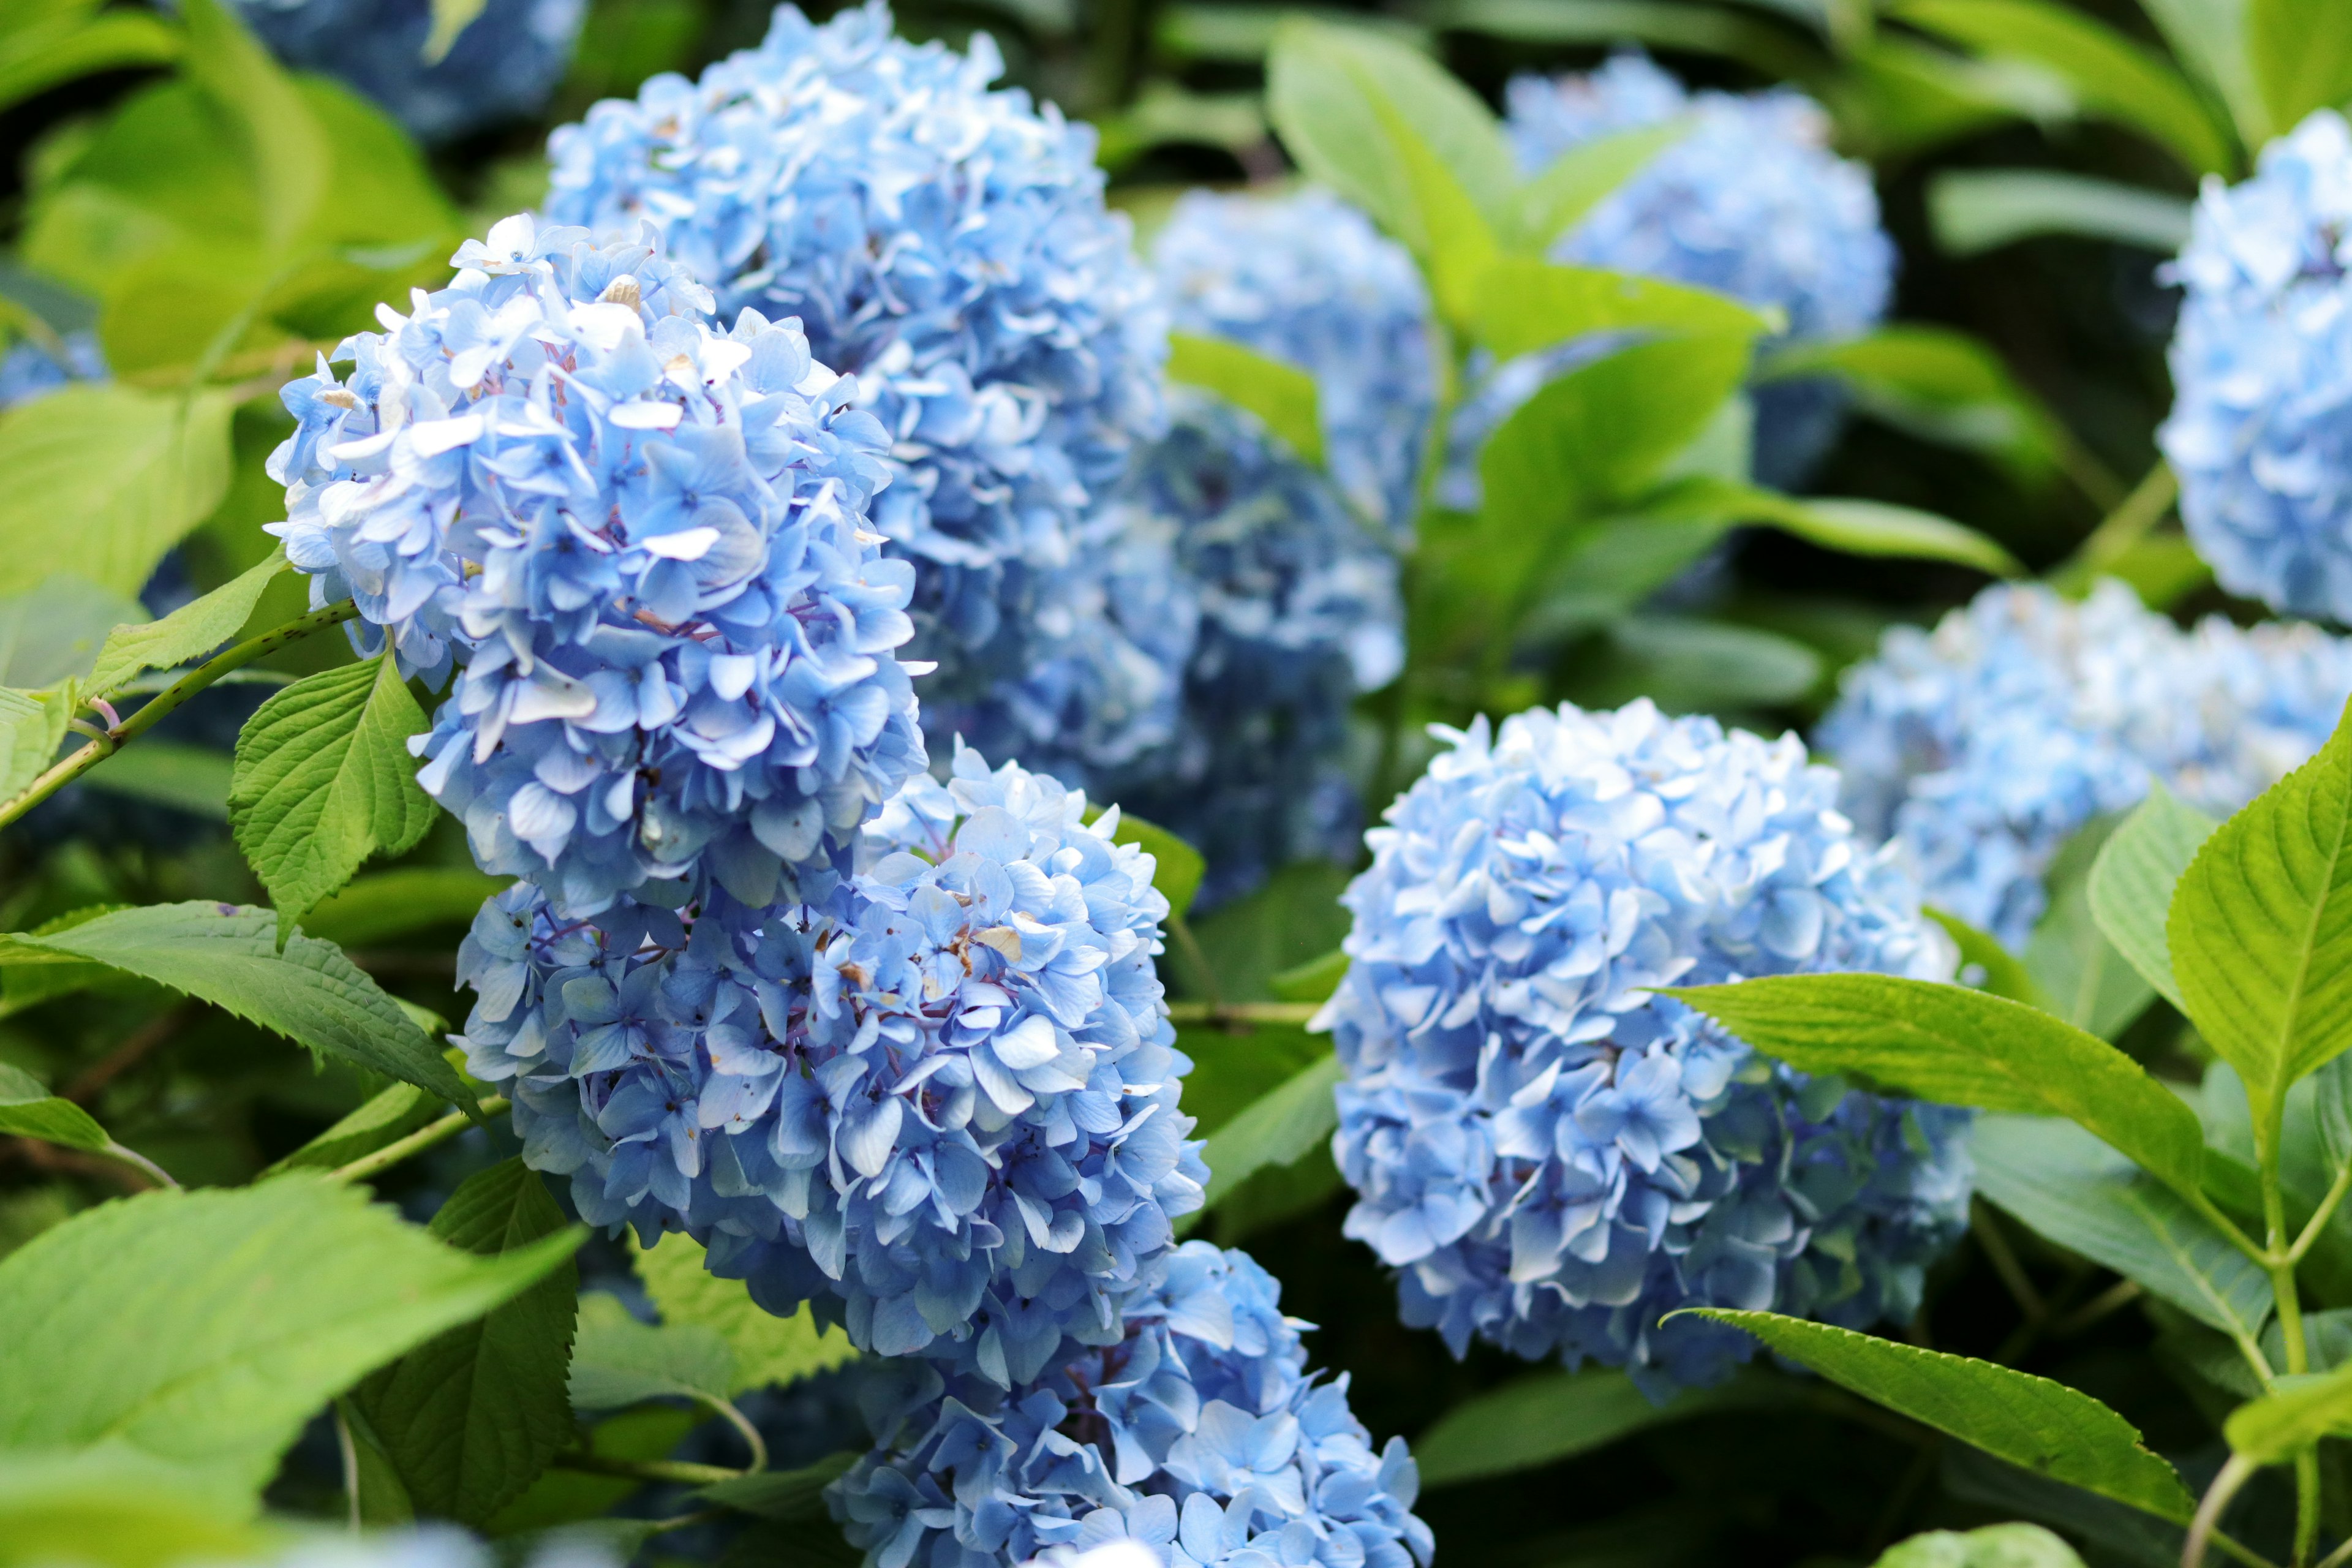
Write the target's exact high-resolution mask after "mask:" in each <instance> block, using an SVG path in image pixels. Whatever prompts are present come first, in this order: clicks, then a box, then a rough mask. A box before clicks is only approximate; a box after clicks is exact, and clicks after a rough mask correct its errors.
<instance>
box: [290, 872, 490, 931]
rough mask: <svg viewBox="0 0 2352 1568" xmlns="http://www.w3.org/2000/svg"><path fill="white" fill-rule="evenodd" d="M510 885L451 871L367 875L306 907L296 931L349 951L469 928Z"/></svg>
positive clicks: (481, 874)
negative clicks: (438, 929) (421, 933)
mask: <svg viewBox="0 0 2352 1568" xmlns="http://www.w3.org/2000/svg"><path fill="white" fill-rule="evenodd" d="M512 886H514V883H513V882H512V881H511V880H510V879H508V878H505V877H490V876H485V875H484V874H483V873H481V872H479V871H475V870H471V869H459V868H456V867H444V866H404V867H402V868H399V869H397V870H392V871H373V872H370V873H369V874H368V875H366V876H364V877H355V878H353V879H352V883H351V885H350V886H349V887H347V888H345V889H343V890H342V891H341V892H340V893H337V894H336V895H335V896H334V897H332V898H331V899H327V900H323V901H321V902H320V903H318V904H316V905H314V906H312V908H311V910H310V913H309V914H307V915H304V916H303V917H302V929H303V930H304V931H308V932H310V934H311V935H312V936H315V937H318V938H319V939H320V940H321V941H324V942H333V943H334V944H335V945H337V946H338V947H345V948H352V947H364V946H366V945H367V944H369V943H370V942H384V941H388V940H389V939H391V938H394V937H401V936H406V935H408V934H410V933H411V932H413V931H430V930H433V929H434V928H436V927H440V926H461V927H462V926H470V925H472V924H473V923H474V917H475V916H476V915H477V914H479V913H480V912H481V909H482V905H483V904H484V903H485V902H487V901H488V900H491V899H494V898H496V897H498V895H499V894H500V893H503V892H505V891H506V890H507V889H509V888H510V887H512Z"/></svg>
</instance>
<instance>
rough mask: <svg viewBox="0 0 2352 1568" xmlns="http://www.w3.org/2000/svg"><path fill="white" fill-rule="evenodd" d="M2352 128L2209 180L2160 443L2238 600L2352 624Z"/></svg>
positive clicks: (2203, 543) (2183, 502)
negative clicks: (2249, 173) (2239, 176)
mask: <svg viewBox="0 0 2352 1568" xmlns="http://www.w3.org/2000/svg"><path fill="white" fill-rule="evenodd" d="M2347 273H2352V127H2347V125H2346V123H2345V121H2344V118H2343V116H2341V115H2339V114H2337V113H2336V111H2335V110H2326V109H2323V110H2318V111H2317V112H2315V113H2314V114H2313V115H2312V116H2311V117H2310V118H2309V119H2308V120H2305V121H2304V122H2303V123H2302V124H2301V125H2299V126H2297V127H2296V128H2295V130H2294V132H2293V133H2292V134H2290V135H2287V136H2284V137H2282V138H2281V139H2280V140H2278V141H2276V142H2272V143H2271V144H2270V145H2269V146H2267V147H2265V148H2263V153H2262V158H2261V162H2260V164H2259V167H2258V169H2257V172H2256V173H2255V174H2254V176H2253V178H2252V179H2250V180H2247V181H2245V182H2244V183H2243V184H2238V185H2225V184H2222V183H2221V180H2220V179H2218V178H2211V177H2209V178H2208V179H2207V180H2206V182H2205V189H2204V192H2203V194H2202V195H2200V196H2199V198H2198V201H2197V212H2196V220H2195V226H2194V227H2193V228H2192V229H2191V231H2190V236H2189V246H2188V248H2186V249H2184V250H2183V251H2182V252H2181V253H2180V258H2179V260H2178V261H2177V262H2174V263H2173V264H2171V266H2170V267H2169V268H2168V269H2167V275H2168V277H2169V279H2171V280H2172V281H2174V282H2177V283H2179V285H2180V286H2181V289H2182V299H2181V304H2180V319H2179V325H2178V327H2177V329H2176V331H2175V333H2174V336H2173V340H2172V350H2171V363H2172V382H2173V387H2174V402H2173V405H2172V413H2171V415H2170V416H2169V417H2168V418H2167V419H2166V420H2165V423H2164V426H2163V428H2162V429H2161V430H2160V431H2159V432H2158V444H2159V445H2160V446H2161V447H2163V449H2164V455H2165V458H2167V459H2168V461H2169V462H2170V463H2171V464H2172V468H2173V471H2174V473H2176V474H2177V475H2179V479H2180V515H2181V517H2182V519H2183V520H2184V521H2186V522H2187V523H2188V525H2189V538H2190V540H2191V541H2192V542H2195V544H2196V546H2197V549H2198V551H2199V552H2200V554H2202V555H2203V556H2204V557H2205V559H2206V560H2207V561H2208V562H2210V563H2212V567H2213V573H2214V575H2215V576H2217V577H2219V578H2220V579H2221V585H2222V586H2223V587H2225V588H2228V589H2229V590H2230V591H2231V593H2233V594H2242V595H2246V596H2248V597H2250V598H2258V599H2261V600H2262V601H2263V602H2264V603H2265V604H2267V605H2270V606H2271V607H2272V608H2273V609H2276V610H2280V611H2283V612H2285V613H2288V614H2293V615H2300V616H2326V617H2328V618H2330V619H2332V620H2336V621H2352V375H2347V374H2346V370H2345V367H2346V365H2347V364H2352V276H2347Z"/></svg>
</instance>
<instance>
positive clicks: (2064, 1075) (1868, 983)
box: [1661, 974, 2205, 1194]
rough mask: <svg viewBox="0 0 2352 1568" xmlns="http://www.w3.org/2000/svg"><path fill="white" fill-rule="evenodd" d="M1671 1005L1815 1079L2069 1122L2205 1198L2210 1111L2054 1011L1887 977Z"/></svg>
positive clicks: (1687, 994) (1782, 979)
mask: <svg viewBox="0 0 2352 1568" xmlns="http://www.w3.org/2000/svg"><path fill="white" fill-rule="evenodd" d="M1661 994H1664V995H1668V996H1674V997H1675V998H1677V999H1679V1000H1681V1001H1683V1002H1685V1003H1687V1004H1689V1005H1691V1006H1693V1007H1695V1008H1696V1009H1697V1010H1698V1011H1700V1012H1702V1013H1705V1014H1706V1016H1709V1017H1711V1018H1714V1019H1715V1020H1716V1021H1717V1022H1718V1023H1720V1024H1722V1025H1723V1026H1724V1027H1725V1028H1727V1029H1729V1030H1730V1031H1731V1032H1732V1033H1733V1034H1734V1035H1737V1036H1738V1037H1739V1038H1741V1039H1742V1040H1745V1041H1746V1042H1748V1044H1749V1045H1750V1046H1753V1047H1756V1048H1757V1049H1758V1050H1759V1051H1762V1052H1764V1053H1765V1054H1766V1055H1767V1056H1773V1057H1778V1058H1780V1059H1781V1060H1782V1061H1785V1062H1787V1063H1788V1064H1789V1065H1790V1066H1791V1067H1794V1068H1799V1069H1801V1070H1802V1071H1805V1072H1811V1073H1843V1074H1847V1075H1849V1076H1853V1077H1859V1078H1864V1079H1868V1080H1870V1081H1871V1082H1873V1083H1875V1084H1878V1085H1880V1086H1882V1087H1884V1088H1885V1089H1889V1090H1891V1091H1893V1092H1895V1093H1897V1094H1906V1095H1910V1096H1913V1097H1914V1098H1916V1099H1919V1100H1940V1101H1942V1102H1943V1103H1945V1104H1947V1105H1973V1106H1977V1107H1979V1108H1980V1109H1982V1110H2013V1111H2025V1112H2029V1113H2032V1114H2036V1115H2054V1116H2063V1117H2065V1118H2067V1119H2069V1120H2070V1121H2075V1122H2078V1123H2080V1124H2081V1125H2082V1126H2083V1127H2084V1128H2085V1129H2087V1130H2088V1131H2090V1132H2092V1133H2093V1134H2094V1135H2095V1136H2096V1137H2098V1138H2100V1139H2101V1140H2103V1141H2104V1142H2106V1143H2107V1144H2108V1146H2110V1147H2111V1148H2114V1149H2117V1150H2120V1151H2121V1152H2123V1153H2125V1154H2126V1155H2128V1156H2129V1157H2130V1158H2132V1159H2133V1160H2135V1161H2137V1163H2139V1164H2140V1166H2141V1167H2142V1168H2143V1169H2145V1170H2147V1171H2148V1172H2149V1173H2152V1174H2154V1175H2157V1176H2158V1177H2161V1178H2162V1179H2163V1180H2164V1181H2166V1182H2168V1183H2169V1184H2171V1185H2172V1186H2173V1187H2175V1188H2176V1189H2178V1190H2179V1191H2180V1192H2181V1193H2183V1194H2196V1193H2197V1192H2198V1191H2199V1182H2200V1175H2201V1173H2202V1167H2203V1163H2204V1154H2205V1134H2204V1130H2203V1129H2202V1128H2200V1126H2199V1125H2198V1121H2197V1113H2196V1112H2195V1111H2193V1110H2189V1107H2188V1106H2186V1105H2184V1104H2182V1103H2181V1101H2180V1100H2179V1097H2178V1096H2176V1095H2174V1094H2173V1093H2172V1091H2171V1090H2169V1089H2166V1088H2165V1087H2164V1086H2163V1085H2162V1084H2160V1083H2158V1082H2157V1081H2156V1079H2152V1078H2150V1077H2149V1076H2148V1075H2147V1071H2146V1069H2144V1068H2141V1067H2140V1065H2139V1064H2138V1063H2137V1062H2135V1061H2133V1060H2132V1059H2131V1058H2129V1057H2127V1056H2126V1055H2124V1054H2123V1053H2122V1052H2121V1051H2119V1050H2117V1049H2116V1048H2115V1047H2113V1046H2111V1045H2109V1044H2107V1043H2106V1042H2105V1040H2102V1039H2100V1038H2098V1037H2095V1036H2093V1035H2087V1034H2084V1032H2083V1031H2082V1030H2080V1029H2077V1028H2075V1027H2074V1026H2072V1025H2070V1024H2067V1023H2066V1022H2064V1021H2063V1020H2062V1019H2058V1018H2053V1017H2052V1016H2050V1015H2049V1014H2047V1013H2043V1012H2040V1011H2038V1010H2036V1009H2034V1008H2032V1007H2027V1006H2022V1005H2019V1004H2018V1003H2015V1002H2010V1001H2005V1000H2003V999H2002V998H2000V997H1998V996H1992V995H1988V994H1985V993H1984V992H1981V991H1969V990H1966V989H1964V988H1962V987H1960V986H1958V985H1938V984H1933V983H1931V982H1928V981H1924V980H1906V979H1901V978H1898V977H1896V976H1894V975H1888V974H1785V975H1773V976H1769V977H1767V978H1764V979H1760V980H1748V981H1743V982H1741V983H1739V984H1736V985H1708V986H1701V987H1696V988H1691V989H1669V990H1664V991H1662V992H1661Z"/></svg>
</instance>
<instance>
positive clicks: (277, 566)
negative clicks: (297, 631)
mask: <svg viewBox="0 0 2352 1568" xmlns="http://www.w3.org/2000/svg"><path fill="white" fill-rule="evenodd" d="M285 570H286V547H285V546H284V545H282V544H281V545H279V546H278V548H277V549H276V550H273V551H271V552H269V558H268V560H266V561H264V562H262V563H261V564H260V565H258V566H256V567H254V568H253V570H251V571H249V572H247V573H245V574H242V575H240V576H237V577H235V578H232V579H231V580H230V581H228V582H226V583H224V584H221V585H220V586H219V587H217V588H215V589H214V590H213V591H212V592H211V593H209V594H206V595H205V596H204V597H203V598H201V599H197V600H195V601H194V603H192V604H186V605H181V606H180V607H179V608H178V609H176V610H174V611H173V612H172V613H171V614H170V615H168V616H164V617H163V619H162V620H160V621H150V622H148V623H147V624H146V625H145V626H121V627H117V628H116V630H115V632H114V634H113V635H112V636H110V637H108V638H107V639H106V646H105V647H102V648H100V650H99V654H98V664H97V666H96V668H93V669H92V670H91V671H90V672H89V679H87V680H86V681H84V682H83V687H82V689H83V690H84V691H85V692H86V693H88V694H89V695H90V696H93V697H103V696H106V695H107V694H108V693H110V692H112V691H116V690H119V689H121V687H122V685H123V683H124V682H126V681H128V680H130V679H131V677H133V676H135V675H138V674H140V673H141V672H142V671H144V670H150V669H173V668H177V667H179V666H180V665H183V664H186V663H189V662H190V661H192V660H194V659H195V658H198V657H199V656H201V655H204V654H208V653H210V652H212V651H213V650H214V649H215V648H216V647H220V646H221V644H223V643H225V642H226V641H228V639H229V638H231V637H235V636H236V634H237V632H238V630H239V629H240V628H241V627H243V626H244V625H245V623H246V622H247V620H248V619H250V618H251V617H252V615H253V607H254V605H257V604H259V603H260V602H261V595H262V593H263V591H264V590H266V589H267V588H268V586H269V584H270V581H271V579H273V578H275V577H276V576H277V575H278V574H279V573H280V572H283V571H285Z"/></svg>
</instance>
